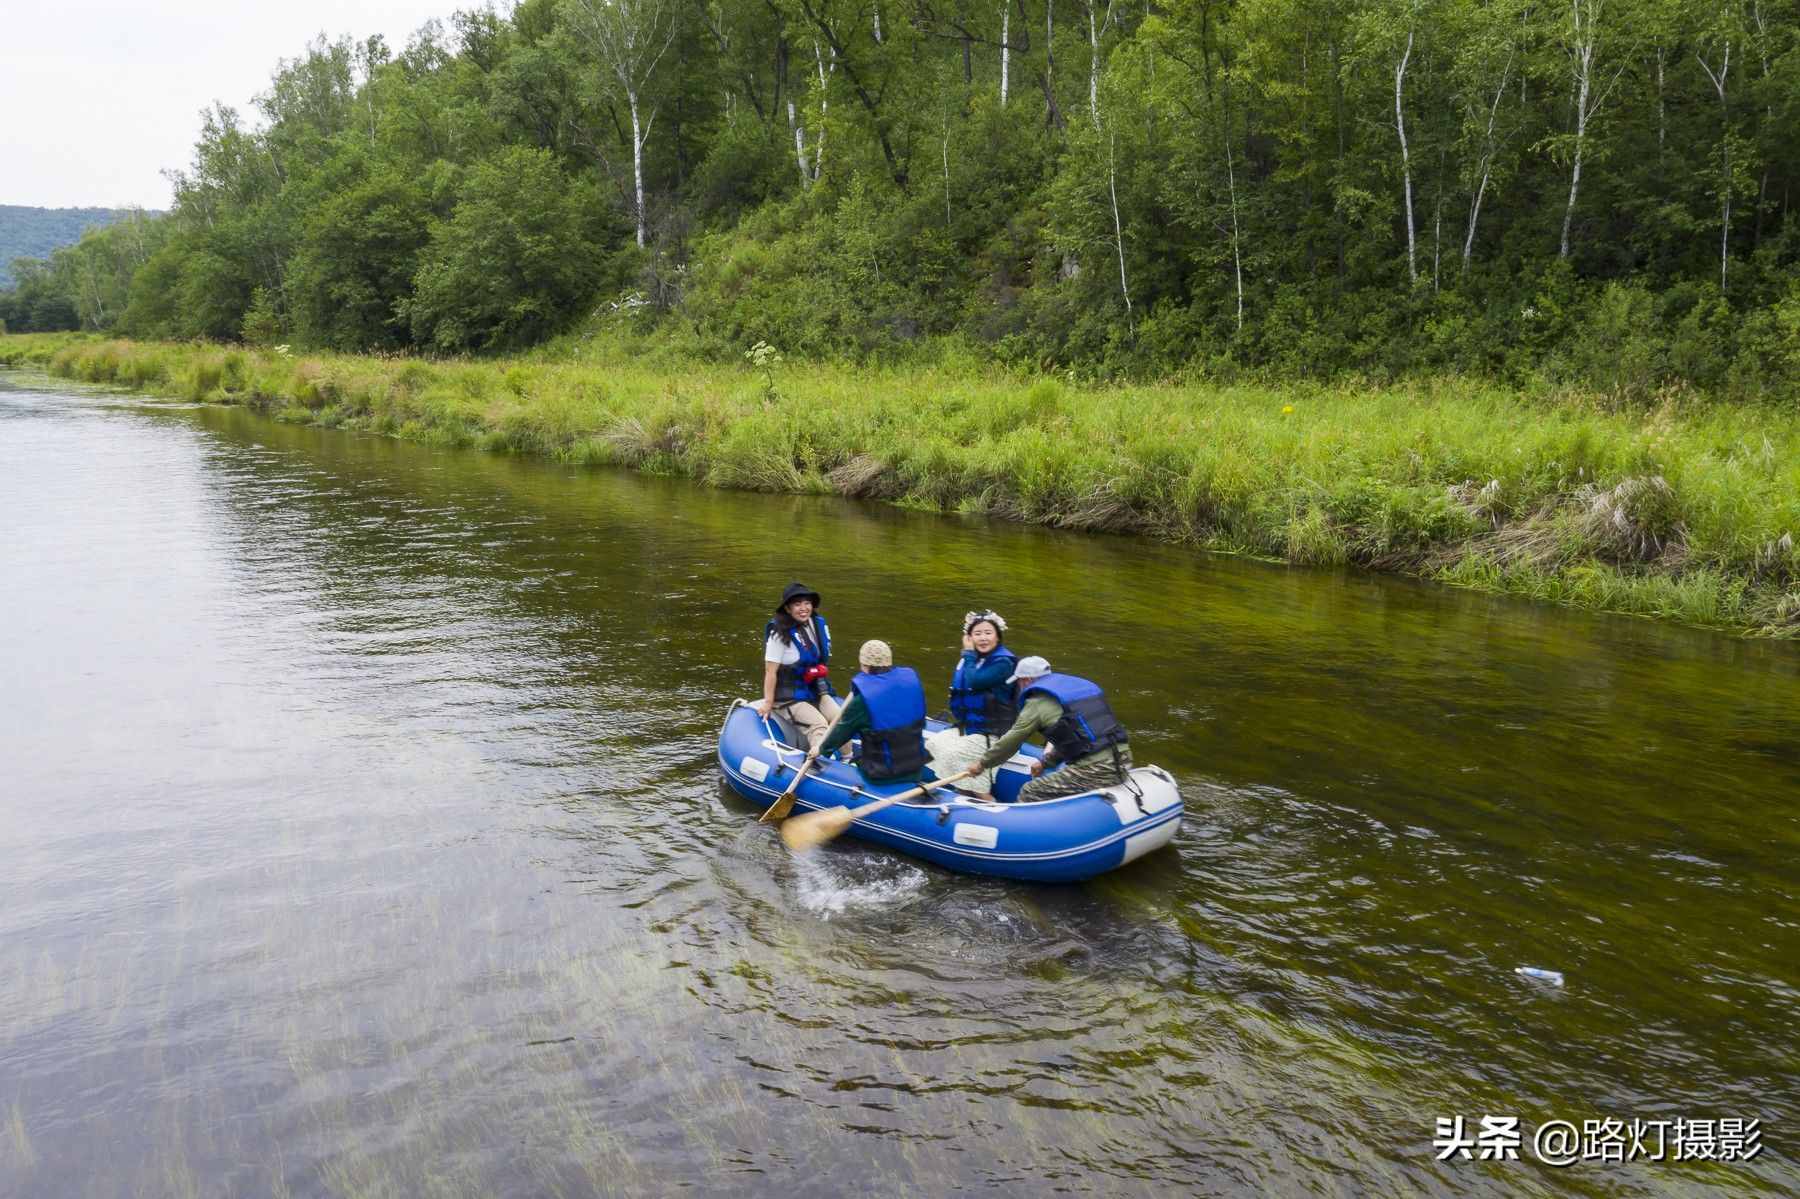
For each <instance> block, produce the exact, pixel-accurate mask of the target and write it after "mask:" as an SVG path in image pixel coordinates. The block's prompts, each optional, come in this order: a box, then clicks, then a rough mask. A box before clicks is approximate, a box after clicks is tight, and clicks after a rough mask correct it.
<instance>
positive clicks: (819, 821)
mask: <svg viewBox="0 0 1800 1199" xmlns="http://www.w3.org/2000/svg"><path fill="white" fill-rule="evenodd" d="M969 777H970V776H969V775H967V774H965V773H962V772H960V771H959V772H957V773H956V774H953V775H951V776H950V777H949V778H941V779H937V780H934V781H933V782H929V783H926V784H924V785H923V786H919V787H914V788H913V789H912V790H910V791H902V792H900V794H898V795H890V796H888V797H887V798H886V799H878V800H876V801H875V802H874V803H866V804H864V805H863V806H862V807H860V808H842V807H839V808H826V809H825V810H824V811H823V812H808V813H806V814H805V815H804V816H796V817H794V818H793V819H792V820H790V821H788V822H787V823H786V824H784V825H782V826H781V839H782V840H783V841H786V842H787V845H788V848H789V849H791V850H793V851H794V852H795V853H805V852H806V851H807V850H809V849H817V848H818V847H819V846H821V845H823V844H825V842H827V841H829V840H831V839H832V838H833V837H835V836H837V835H838V834H839V833H841V832H843V831H844V830H845V829H847V828H849V827H850V826H851V825H852V824H854V823H855V822H856V821H858V820H861V819H862V818H863V817H864V816H868V815H871V814H872V813H875V812H879V811H881V809H883V808H885V807H887V806H889V805H890V804H897V803H899V802H901V801H902V800H906V799H916V798H918V797H919V796H921V795H924V794H925V793H926V792H928V791H935V790H937V789H938V788H939V787H942V786H946V785H947V784H950V783H954V782H956V781H957V780H958V779H965V778H969Z"/></svg>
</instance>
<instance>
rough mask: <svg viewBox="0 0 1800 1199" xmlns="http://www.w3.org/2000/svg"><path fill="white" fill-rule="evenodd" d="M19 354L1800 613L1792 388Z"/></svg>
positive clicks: (1664, 608)
mask: <svg viewBox="0 0 1800 1199" xmlns="http://www.w3.org/2000/svg"><path fill="white" fill-rule="evenodd" d="M0 362H10V363H40V364H43V365H45V366H46V367H47V368H48V369H50V370H51V371H53V372H55V373H58V374H62V375H66V376H69V377H73V378H80V379H86V380H90V381H95V382H103V383H117V384H123V385H125V386H128V387H133V388H137V389H142V390H146V391H150V392H154V393H158V394H164V395H173V396H181V397H186V398H191V399H199V400H209V401H215V402H226V403H253V404H257V405H260V406H263V407H266V408H270V409H273V410H275V411H277V412H278V414H280V415H281V416H283V418H285V419H291V420H300V421H308V422H313V423H320V424H328V425H344V426H348V427H354V428H362V429H369V430H373V431H377V432H382V433H386V434H390V435H394V436H398V437H404V438H408V439H412V440H417V441H422V442H426V443H429V444H435V445H444V446H477V447H481V448H485V449H489V450H494V451H499V452H507V453H523V454H533V455H542V456H545V457H550V458H555V459H559V460H563V461H568V462H577V463H594V464H614V465H621V466H628V467H631V468H634V469H637V470H642V471H649V472H654V473H660V474H670V475H678V476H685V477H689V478H693V479H696V480H700V481H702V482H705V483H707V484H709V485H712V486H715V487H732V488H745V489H751V490H758V491H774V492H818V493H831V492H835V493H838V494H842V495H847V496H856V497H864V498H871V499H880V500H886V501H890V502H895V503H901V504H905V505H907V506H909V507H917V508H926V509H932V510H940V511H963V512H979V513H989V514H993V515H997V516H1002V517H1007V518H1012V519H1017V520H1024V521H1033V522H1038V523H1044V524H1052V525H1058V526H1063V527H1069V528H1077V529H1091V530H1098V531H1118V532H1135V533H1144V534H1148V535H1151V536H1155V537H1159V538H1163V539H1166V540H1169V541H1175V542H1181V543H1185V544H1192V545H1199V546H1205V547H1208V548H1214V549H1223V550H1231V551H1235V552H1241V553H1252V554H1257V555H1261V556H1264V557H1268V558H1273V559H1279V560H1283V561H1287V562H1293V563H1298V564H1308V565H1323V566H1338V565H1345V564H1355V565H1360V566H1364V567H1369V568H1373V569H1379V570H1389V571H1401V572H1406V573H1412V574H1418V575H1423V576H1427V577H1435V578H1439V579H1442V580H1444V581H1446V582H1450V583H1454V584H1458V585H1462V586H1474V587H1480V588H1483V589H1487V590H1495V591H1504V592H1510V593H1516V594H1523V595H1530V596H1534V597H1536V598H1540V599H1545V600H1550V601H1553V602H1557V603H1566V604H1575V605H1580V606H1583V607H1591V608H1602V609H1607V610H1612V611H1619V612H1628V613H1634V614H1640V615H1649V616H1657V617H1663V618H1668V619H1674V620H1682V621H1688V622H1692V623H1697V624H1705V625H1712V626H1718V627H1727V628H1735V629H1739V630H1745V631H1755V632H1759V633H1765V634H1770V635H1780V636H1793V635H1797V634H1800V553H1796V549H1795V541H1794V535H1795V533H1796V532H1800V418H1797V417H1796V416H1794V415H1791V414H1787V413H1783V412H1777V411H1773V410H1769V409H1753V408H1741V407H1729V406H1711V405H1701V404H1698V403H1696V402H1694V401H1692V400H1683V399H1681V398H1679V397H1678V398H1673V399H1670V400H1668V401H1667V402H1665V403H1663V404H1662V405H1660V406H1658V407H1655V408H1651V409H1647V410H1635V411H1629V412H1621V411H1614V410H1610V409H1609V408H1607V407H1606V406H1604V405H1601V404H1599V403H1597V402H1595V401H1592V400H1590V399H1587V398H1584V397H1581V396H1568V397H1564V398H1561V399H1556V400H1530V401H1527V400H1524V399H1521V398H1519V397H1517V396H1513V395H1510V394H1507V393H1504V392H1501V391H1499V390H1496V389H1494V388H1492V387H1489V386H1482V385H1476V384H1471V383H1467V382H1459V381H1455V380H1450V381H1445V382H1441V383H1437V384H1432V385H1415V386H1409V387H1399V388H1391V389H1383V390H1376V389H1370V388H1358V387H1351V386H1337V387H1312V388H1303V389H1292V388H1289V389H1274V388H1262V387H1245V386H1229V387H1216V386H1199V385H1185V386H1174V385H1165V386H1137V387H1117V388H1107V389H1103V390H1089V389H1081V388H1075V387H1070V386H1065V385H1063V384H1061V383H1059V382H1058V381H1056V380H1052V379H1044V378H1036V379H1025V380H1021V379H1017V378H1014V377H1010V376H1008V375H1005V374H1002V373H998V372H995V371H992V370H991V369H982V368H977V367H974V366H972V365H971V364H968V363H954V364H951V365H948V366H940V367H919V368H912V369H905V370H902V369H856V368H850V367H843V366H805V367H800V366H790V367H786V368H783V369H782V370H780V371H779V372H778V374H777V377H776V380H775V382H776V392H777V397H778V398H777V399H776V400H775V401H774V402H770V401H769V399H768V397H767V394H766V388H765V386H764V381H763V379H762V378H761V377H760V376H759V375H757V374H756V373H755V372H754V371H752V370H750V369H738V368H733V367H722V366H717V365H711V364H702V363H688V364H675V363H670V362H668V361H667V360H654V361H651V360H645V359H643V358H640V357H637V356H635V355H634V354H632V353H630V352H629V347H627V346H624V345H620V344H612V345H609V344H606V343H595V342H588V343H585V344H582V345H580V346H577V347H573V348H565V351H564V352H562V353H559V354H539V355H535V356H531V357H528V358H519V359H512V360H498V361H481V362H470V361H443V362H426V361H420V360H408V359H381V358H366V357H349V356H336V355H305V356H297V357H296V356H290V355H286V354H283V353H279V352H275V351H267V350H247V349H237V348H223V347H218V346H208V345H153V344H134V343H128V342H121V341H113V340H102V339H98V338H92V337H79V336H69V335H37V336H32V335H27V336H21V337H11V338H0Z"/></svg>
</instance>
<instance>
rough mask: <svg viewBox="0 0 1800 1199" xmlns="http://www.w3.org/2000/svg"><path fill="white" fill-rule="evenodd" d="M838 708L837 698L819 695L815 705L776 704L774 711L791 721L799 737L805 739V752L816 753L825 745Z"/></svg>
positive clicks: (797, 701) (804, 703) (800, 703)
mask: <svg viewBox="0 0 1800 1199" xmlns="http://www.w3.org/2000/svg"><path fill="white" fill-rule="evenodd" d="M838 707H839V704H838V701H837V696H835V695H821V696H819V702H818V703H817V704H809V703H806V702H805V701H803V700H795V701H794V702H793V703H789V704H776V705H775V710H776V711H777V712H780V713H781V714H782V715H783V716H785V717H787V718H788V719H789V720H790V721H792V722H793V724H794V727H795V728H796V729H798V730H799V732H800V736H801V737H803V738H805V739H806V749H807V752H808V753H818V752H819V746H821V745H823V744H825V734H826V732H827V731H828V730H829V729H830V728H831V722H832V721H834V720H836V719H837V714H838Z"/></svg>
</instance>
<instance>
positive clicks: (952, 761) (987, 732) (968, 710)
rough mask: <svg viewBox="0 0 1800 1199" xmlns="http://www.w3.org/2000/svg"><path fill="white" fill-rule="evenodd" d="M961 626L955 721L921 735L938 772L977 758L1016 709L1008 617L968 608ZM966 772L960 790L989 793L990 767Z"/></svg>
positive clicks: (953, 687)
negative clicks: (964, 782) (960, 654)
mask: <svg viewBox="0 0 1800 1199" xmlns="http://www.w3.org/2000/svg"><path fill="white" fill-rule="evenodd" d="M962 629H963V638H962V659H961V660H960V661H959V662H957V664H956V672H955V673H954V674H953V675H951V677H950V718H951V719H952V720H953V721H954V722H955V726H954V727H953V728H947V729H942V730H940V731H939V732H936V733H933V734H932V735H931V736H930V737H928V738H926V741H925V750H926V752H927V753H928V754H930V755H931V769H932V770H933V771H934V772H935V773H936V774H937V776H938V777H939V778H947V777H949V776H950V775H952V774H955V773H957V772H959V771H962V770H964V769H965V768H966V767H968V766H970V765H973V764H974V763H976V762H978V761H980V759H981V755H982V754H984V753H986V752H987V751H988V750H989V749H990V748H992V747H993V744H994V742H995V741H997V740H998V739H999V738H1000V735H1001V734H1002V733H1004V732H1006V730H1007V729H1009V728H1011V727H1012V724H1013V721H1014V720H1016V719H1017V718H1018V714H1019V705H1018V699H1017V697H1016V695H1015V693H1014V689H1013V684H1012V681H1011V679H1012V672H1013V670H1014V668H1015V667H1017V665H1018V663H1019V659H1018V657H1017V656H1016V655H1015V654H1014V653H1013V652H1012V650H1010V649H1008V648H1007V647H1006V642H1005V637H1006V620H1005V619H1004V618H1003V617H1002V616H1001V615H1000V614H999V613H998V612H994V611H991V610H984V611H980V612H969V613H966V614H965V615H964V616H963V625H962ZM964 777H965V778H967V780H968V786H966V787H960V788H958V790H961V791H965V792H967V793H969V794H971V795H974V796H975V797H976V798H978V799H988V798H991V797H992V795H993V790H994V772H993V771H992V770H991V769H989V770H982V771H981V772H979V773H977V774H974V775H965V776H964Z"/></svg>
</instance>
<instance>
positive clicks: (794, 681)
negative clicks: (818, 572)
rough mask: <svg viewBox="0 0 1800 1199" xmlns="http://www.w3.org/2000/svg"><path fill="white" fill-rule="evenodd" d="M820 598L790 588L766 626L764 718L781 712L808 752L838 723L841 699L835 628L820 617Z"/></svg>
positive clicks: (798, 587) (814, 750) (760, 709)
mask: <svg viewBox="0 0 1800 1199" xmlns="http://www.w3.org/2000/svg"><path fill="white" fill-rule="evenodd" d="M819 605H820V600H819V593H818V592H816V591H814V590H812V589H811V588H810V587H807V586H806V585H804V584H802V583H789V584H788V588H787V590H786V591H784V592H782V595H781V603H779V604H777V605H776V606H775V615H774V617H773V618H772V619H771V620H770V621H769V623H768V624H766V625H764V626H763V697H762V699H761V700H759V701H758V702H757V705H756V712H757V715H759V716H765V717H766V716H769V715H771V714H773V713H774V712H775V711H776V710H778V709H779V710H780V712H781V714H782V715H783V716H786V717H787V718H788V720H789V721H790V722H792V723H793V725H794V727H795V728H796V729H798V730H799V731H800V735H801V736H803V737H805V738H806V744H807V749H808V750H809V751H810V752H811V753H812V754H813V755H815V756H816V755H817V754H818V753H819V743H820V742H822V741H823V740H824V739H825V733H826V731H827V730H829V729H830V728H831V722H832V721H833V720H834V719H836V718H837V714H838V700H837V695H836V693H835V692H833V691H832V689H831V678H830V675H831V667H830V663H831V629H830V627H829V626H827V625H826V623H825V617H824V616H823V615H822V614H821V613H820V612H819Z"/></svg>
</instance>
